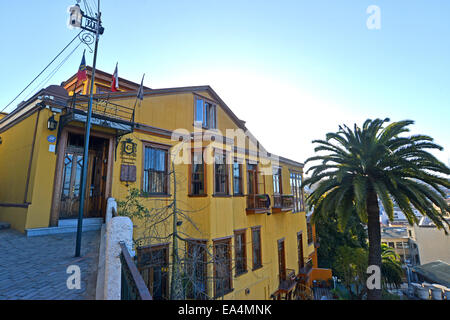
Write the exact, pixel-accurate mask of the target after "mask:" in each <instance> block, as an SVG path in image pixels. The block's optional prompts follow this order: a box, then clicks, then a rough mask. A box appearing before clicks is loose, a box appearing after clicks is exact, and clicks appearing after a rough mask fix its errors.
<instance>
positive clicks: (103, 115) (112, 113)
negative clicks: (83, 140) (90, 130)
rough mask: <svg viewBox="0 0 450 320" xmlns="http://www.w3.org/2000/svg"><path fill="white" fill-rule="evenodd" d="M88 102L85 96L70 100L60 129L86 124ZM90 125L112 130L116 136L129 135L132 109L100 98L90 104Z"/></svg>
mask: <svg viewBox="0 0 450 320" xmlns="http://www.w3.org/2000/svg"><path fill="white" fill-rule="evenodd" d="M88 105H89V101H88V98H87V97H86V96H80V97H77V98H76V100H75V101H72V100H70V101H69V103H68V106H67V107H66V109H65V112H64V114H63V115H62V116H61V120H60V123H61V125H62V127H64V126H65V125H67V124H68V123H70V122H86V121H87V112H88ZM91 123H92V125H97V126H100V127H105V128H109V129H113V130H115V131H116V133H117V134H118V135H123V134H126V133H130V132H132V131H133V128H134V108H132V107H128V106H123V105H120V104H117V103H113V102H110V101H108V100H105V99H101V98H94V99H93V102H92V118H91Z"/></svg>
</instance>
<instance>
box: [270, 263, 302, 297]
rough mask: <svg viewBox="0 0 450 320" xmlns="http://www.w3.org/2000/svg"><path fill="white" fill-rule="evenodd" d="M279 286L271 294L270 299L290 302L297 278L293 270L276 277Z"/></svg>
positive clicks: (287, 270)
mask: <svg viewBox="0 0 450 320" xmlns="http://www.w3.org/2000/svg"><path fill="white" fill-rule="evenodd" d="M278 277H279V280H280V285H279V286H278V290H277V291H275V292H274V293H273V294H272V298H273V299H275V300H281V299H283V300H292V298H293V297H292V295H293V291H294V289H295V287H296V285H297V277H296V276H295V270H293V269H286V270H285V273H283V274H279V275H278Z"/></svg>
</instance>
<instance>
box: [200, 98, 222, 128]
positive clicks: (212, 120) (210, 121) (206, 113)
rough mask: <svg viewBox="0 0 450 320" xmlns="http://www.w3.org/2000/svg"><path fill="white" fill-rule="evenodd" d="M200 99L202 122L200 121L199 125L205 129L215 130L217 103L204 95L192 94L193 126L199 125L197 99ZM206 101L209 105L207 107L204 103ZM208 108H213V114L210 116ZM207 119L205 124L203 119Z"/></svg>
mask: <svg viewBox="0 0 450 320" xmlns="http://www.w3.org/2000/svg"><path fill="white" fill-rule="evenodd" d="M199 100H201V101H202V102H203V103H202V122H201V127H202V128H203V129H205V130H215V129H217V103H216V102H214V101H212V100H211V99H208V98H206V97H204V96H200V95H194V126H199V127H200V121H197V120H196V119H197V101H199ZM206 103H208V104H209V105H210V106H209V108H206V106H205V104H206ZM208 109H209V110H213V111H214V116H211V111H208ZM205 119H207V121H208V122H207V123H206V126H205V122H204V120H205ZM211 124H214V126H212V125H211Z"/></svg>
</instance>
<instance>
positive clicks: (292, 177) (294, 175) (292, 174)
mask: <svg viewBox="0 0 450 320" xmlns="http://www.w3.org/2000/svg"><path fill="white" fill-rule="evenodd" d="M298 177H300V185H298V182H299V180H298ZM293 181H294V187H295V188H296V189H297V191H298V193H297V192H294V188H293V184H292V182H293ZM302 183H303V173H301V172H300V171H295V170H289V184H290V187H291V194H292V196H293V197H294V209H293V210H292V212H293V213H296V212H302V211H305V203H304V193H303V188H302V186H301V184H302ZM299 197H300V204H298V200H299Z"/></svg>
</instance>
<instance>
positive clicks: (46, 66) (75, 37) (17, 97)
mask: <svg viewBox="0 0 450 320" xmlns="http://www.w3.org/2000/svg"><path fill="white" fill-rule="evenodd" d="M81 32H83V30H81V31H80V32H79V33H78V34H77V35H76V36H75V37H74V38H73V39H72V40H71V41H70V42H69V43H68V44H67V45H66V46H65V47H64V49H62V50H61V51H60V52H59V53H58V54H57V55H56V57H54V58H53V60H52V61H50V63H49V64H48V65H47V66H46V67H45V68H44V69H43V70H42V71H41V72H39V74H38V75H37V76H36V77H35V78H34V79H33V80H31V82H30V83H29V84H28V85H27V86H26V87H25V88H24V89H23V90H22V91H20V93H19V94H18V95H17V96H16V97H15V98H14V99H12V100H11V102H10V103H8V104H7V105H6V106H5V107H4V108H3V109H2V110H0V112H3V111H4V110H5V109H6V108H8V107H9V106H10V105H11V104H12V103H13V102H14V101H16V99H17V98H18V97H19V96H20V95H21V94H22V93H23V92H24V91H25V90H27V89H28V87H29V86H31V84H32V83H33V82H34V81H36V79H37V78H39V77H40V76H41V74H43V73H44V72H45V70H47V68H48V67H49V66H50V65H51V64H52V63H53V62H54V61H55V60H56V59H57V58H58V57H59V56H60V55H61V54H62V53H63V52H64V51H65V50H66V49H67V48H68V47H69V46H70V45H71V44H72V42H74V41H75V39H76V38H78V36H79V35H80V34H81Z"/></svg>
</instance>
